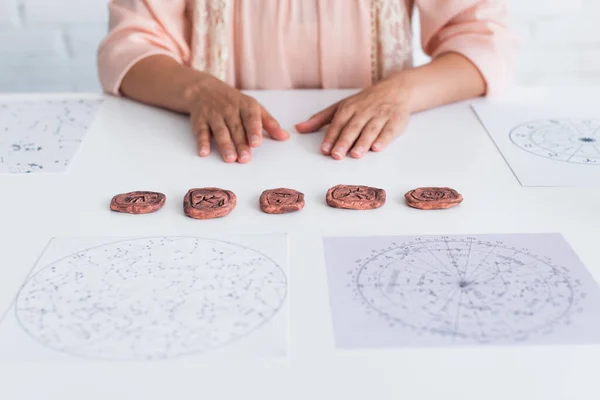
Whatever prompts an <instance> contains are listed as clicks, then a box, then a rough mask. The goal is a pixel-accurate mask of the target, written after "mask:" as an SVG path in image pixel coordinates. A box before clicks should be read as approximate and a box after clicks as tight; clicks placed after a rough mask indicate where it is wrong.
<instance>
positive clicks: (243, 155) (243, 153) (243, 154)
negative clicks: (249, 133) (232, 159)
mask: <svg viewBox="0 0 600 400" xmlns="http://www.w3.org/2000/svg"><path fill="white" fill-rule="evenodd" d="M227 128H228V129H229V132H230V133H231V139H233V144H234V145H235V151H236V153H237V160H238V162H240V163H242V164H244V163H247V162H248V161H250V158H251V155H250V146H248V142H247V139H246V131H245V129H244V125H242V121H241V119H240V117H238V116H233V117H230V118H228V119H227Z"/></svg>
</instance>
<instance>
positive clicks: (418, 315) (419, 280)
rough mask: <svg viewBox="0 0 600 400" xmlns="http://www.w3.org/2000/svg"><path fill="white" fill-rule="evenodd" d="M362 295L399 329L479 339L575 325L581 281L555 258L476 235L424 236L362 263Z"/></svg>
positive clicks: (517, 337)
mask: <svg viewBox="0 0 600 400" xmlns="http://www.w3.org/2000/svg"><path fill="white" fill-rule="evenodd" d="M356 265H357V267H356V268H355V269H354V271H353V272H352V287H353V288H354V289H353V290H354V291H355V295H356V297H357V298H358V299H359V300H360V301H361V302H362V303H363V304H364V306H366V309H367V311H368V312H369V313H371V314H374V315H376V316H378V317H379V318H383V319H384V321H385V322H386V323H387V324H389V325H390V326H392V327H400V328H405V329H411V330H413V331H415V332H416V333H418V334H421V335H423V334H433V335H443V336H446V337H448V338H452V339H458V340H460V339H466V340H471V341H475V342H479V343H486V342H494V341H501V340H508V341H522V340H527V339H528V338H529V337H530V335H533V334H544V333H550V332H551V331H552V329H553V327H554V326H556V325H557V324H564V323H569V321H570V316H571V315H572V314H573V313H574V312H577V309H578V308H577V304H578V302H579V301H580V300H581V298H582V294H581V293H579V292H578V291H579V286H580V282H579V281H577V280H574V279H571V278H570V277H569V273H568V270H567V269H565V268H564V267H559V266H557V265H554V264H553V263H552V261H551V260H550V259H547V258H545V257H540V256H538V255H536V254H532V253H531V252H529V251H528V250H526V249H519V248H516V247H510V246H506V245H504V244H503V243H502V242H488V241H482V240H478V239H476V238H472V237H471V238H456V239H455V238H448V237H440V238H421V239H415V240H413V241H410V242H405V243H401V244H394V245H393V246H391V247H389V248H387V249H384V250H382V251H379V252H373V254H372V255H371V256H370V257H368V258H365V259H360V260H357V263H356Z"/></svg>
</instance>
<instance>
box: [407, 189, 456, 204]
mask: <svg viewBox="0 0 600 400" xmlns="http://www.w3.org/2000/svg"><path fill="white" fill-rule="evenodd" d="M404 197H405V198H406V203H407V204H408V205H409V206H410V207H413V208H419V209H421V210H439V209H445V208H450V207H454V206H457V205H459V204H460V203H461V202H462V201H463V197H462V195H461V194H460V193H458V192H457V191H456V190H454V189H450V188H438V187H424V188H417V189H414V190H411V191H410V192H408V193H406V194H405V195H404Z"/></svg>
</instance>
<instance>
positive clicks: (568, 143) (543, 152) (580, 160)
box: [510, 118, 600, 165]
mask: <svg viewBox="0 0 600 400" xmlns="http://www.w3.org/2000/svg"><path fill="white" fill-rule="evenodd" d="M599 132H600V120H594V119H574V118H571V119H547V120H540V121H532V122H528V123H526V124H523V125H519V126H517V127H516V128H514V129H513V130H512V131H511V132H510V139H511V141H512V142H513V143H514V144H515V145H517V146H519V147H520V148H521V149H523V150H526V151H528V152H530V153H532V154H535V155H537V156H540V157H544V158H548V159H552V160H557V161H564V162H569V163H575V164H587V165H600V133H599Z"/></svg>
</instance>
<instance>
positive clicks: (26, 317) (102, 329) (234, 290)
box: [0, 234, 288, 362]
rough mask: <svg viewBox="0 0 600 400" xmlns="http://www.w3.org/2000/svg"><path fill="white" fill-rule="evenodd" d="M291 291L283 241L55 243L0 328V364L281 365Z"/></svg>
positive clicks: (246, 238) (170, 239)
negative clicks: (251, 361) (275, 361)
mask: <svg viewBox="0 0 600 400" xmlns="http://www.w3.org/2000/svg"><path fill="white" fill-rule="evenodd" d="M225 240H226V241H225ZM287 287H288V285H287V238H286V236H285V235H284V234H283V235H257V236H239V237H232V238H230V239H220V240H217V239H203V238H194V237H158V238H134V239H123V238H120V239H119V238H117V239H98V238H86V239H83V238H78V239H76V238H58V239H53V240H52V241H51V242H50V244H49V245H48V247H47V248H46V250H45V251H44V254H43V255H42V257H41V258H40V260H39V262H38V264H37V265H36V267H35V269H34V270H33V271H32V273H31V275H30V276H29V278H28V280H27V281H26V283H25V284H24V285H23V286H22V288H21V290H20V291H19V293H18V295H17V297H16V299H15V302H14V303H13V305H12V306H11V308H10V309H9V310H8V311H7V313H6V314H5V316H4V318H3V320H2V322H1V323H0V360H17V361H36V362H56V361H73V360H77V359H78V358H79V359H82V360H83V359H85V360H88V361H128V362H139V361H153V360H162V361H169V360H176V361H177V360H183V361H186V360H190V359H191V360H202V361H204V360H219V359H230V358H237V359H247V358H264V357H284V356H286V355H287V332H288V311H287V301H286V299H287Z"/></svg>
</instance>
